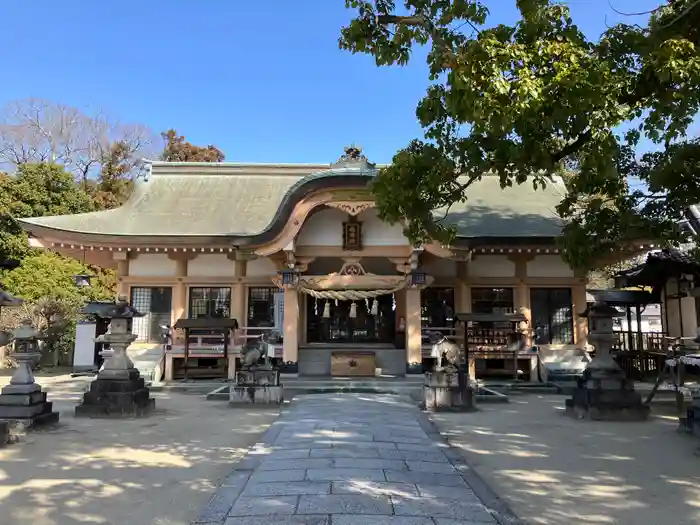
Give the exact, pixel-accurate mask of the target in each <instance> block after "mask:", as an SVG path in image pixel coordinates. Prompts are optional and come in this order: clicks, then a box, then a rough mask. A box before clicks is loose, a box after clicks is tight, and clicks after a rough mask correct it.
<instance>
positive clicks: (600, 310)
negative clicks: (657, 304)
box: [566, 301, 649, 421]
mask: <svg viewBox="0 0 700 525" xmlns="http://www.w3.org/2000/svg"><path fill="white" fill-rule="evenodd" d="M580 315H581V317H587V318H588V332H589V333H588V341H589V342H590V343H591V345H592V346H593V347H594V348H595V353H596V355H595V357H594V358H593V360H591V362H590V363H588V365H587V366H586V369H585V370H584V371H583V376H582V377H581V379H580V380H579V384H578V386H577V387H576V389H575V390H574V394H573V397H572V398H571V399H567V400H566V412H567V414H569V415H571V416H574V417H577V418H581V419H583V418H586V419H596V420H614V421H641V420H644V419H646V418H647V417H648V415H649V407H648V406H647V405H645V404H643V403H642V397H641V394H639V393H638V392H635V390H634V381H632V380H630V379H628V378H627V377H626V376H625V372H624V371H623V370H622V369H621V368H620V366H619V365H618V364H617V363H616V362H615V359H614V358H613V355H612V347H613V344H614V340H615V333H614V330H613V319H614V318H615V317H619V316H621V314H620V312H618V311H617V310H616V309H615V308H613V307H612V306H610V305H609V304H607V303H605V302H602V301H598V302H596V303H595V304H593V305H591V306H589V307H588V308H586V310H585V311H584V312H583V313H581V314H580Z"/></svg>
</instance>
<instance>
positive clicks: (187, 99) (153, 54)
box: [0, 0, 658, 163]
mask: <svg viewBox="0 0 700 525" xmlns="http://www.w3.org/2000/svg"><path fill="white" fill-rule="evenodd" d="M610 2H611V4H609V3H608V0H572V1H571V2H569V5H570V7H571V9H572V12H573V16H574V19H575V20H576V21H577V23H578V24H579V25H580V27H581V28H582V29H583V30H584V32H586V34H587V35H589V36H593V37H594V36H597V35H599V34H600V33H601V32H603V31H604V30H605V28H606V24H613V23H615V22H618V21H620V20H625V21H628V22H629V23H633V22H634V21H636V20H635V19H634V18H629V17H622V16H620V15H618V14H616V13H615V12H614V10H613V9H612V8H611V7H610V5H612V6H613V7H614V8H615V9H617V10H618V11H623V12H638V11H644V10H646V9H650V8H653V7H654V6H656V5H657V4H658V2H657V0H610ZM488 5H489V8H490V11H491V13H492V15H491V18H490V20H489V25H491V24H495V23H512V22H513V21H514V20H516V19H517V14H518V13H517V11H516V9H515V1H514V0H491V1H488ZM351 16H352V12H351V11H349V10H346V9H345V8H344V1H343V0H302V1H297V2H290V1H289V0H264V1H263V0H258V1H255V0H200V1H194V0H169V1H165V0H139V1H136V0H122V1H120V2H117V3H114V2H97V1H88V0H61V1H60V2H51V1H49V0H34V1H29V0H2V1H1V2H0V18H1V19H2V20H3V21H4V22H5V23H4V24H3V30H2V32H0V49H2V50H3V51H4V52H3V55H4V56H3V71H4V75H3V77H4V78H3V82H1V83H0V106H2V105H4V104H5V103H7V102H9V101H12V100H15V99H24V98H28V97H41V98H47V99H51V100H55V101H58V102H62V103H65V104H69V105H73V106H77V107H82V108H88V109H100V110H104V111H106V112H108V113H109V114H112V115H114V116H116V117H118V118H120V119H121V120H124V121H133V122H140V123H142V124H145V125H147V126H149V127H150V128H152V129H153V130H154V131H156V132H160V131H162V130H165V129H168V128H171V127H174V128H175V129H177V130H178V132H180V133H181V134H184V135H185V136H186V137H187V138H188V139H189V140H190V141H191V142H193V143H195V144H198V145H205V144H215V145H216V146H218V147H219V148H221V149H222V150H223V151H224V152H225V153H226V158H227V160H230V161H241V162H324V163H325V162H331V161H333V160H335V159H336V158H337V157H338V156H339V154H340V153H342V148H343V146H345V145H347V144H349V143H351V142H355V143H356V144H359V145H361V146H363V147H364V149H365V153H366V154H367V155H368V157H370V159H371V160H373V161H375V162H381V163H383V162H388V161H390V160H391V157H392V155H393V154H394V152H395V151H396V150H397V149H400V148H401V147H403V146H404V145H406V143H407V142H408V141H409V140H411V139H412V138H415V137H416V136H420V135H421V131H420V128H419V126H418V125H417V123H416V119H415V113H414V112H415V106H416V103H417V102H418V101H419V100H420V98H421V97H422V96H423V93H424V91H425V88H426V86H427V82H428V81H427V74H426V67H425V63H424V61H423V60H422V57H420V59H419V60H416V61H415V62H414V63H413V64H411V65H409V66H407V67H404V68H398V67H393V68H377V67H376V66H375V64H374V62H373V60H372V58H371V57H367V56H362V55H354V56H353V55H351V54H349V53H347V52H342V51H340V50H339V49H338V46H337V39H338V35H339V30H340V28H341V27H342V26H343V25H344V24H346V23H347V22H348V21H349V20H350V18H351ZM637 20H639V21H643V20H644V18H641V19H637ZM416 58H417V59H418V58H419V57H416Z"/></svg>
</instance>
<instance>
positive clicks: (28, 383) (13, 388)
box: [0, 320, 59, 428]
mask: <svg viewBox="0 0 700 525" xmlns="http://www.w3.org/2000/svg"><path fill="white" fill-rule="evenodd" d="M12 339H13V340H14V352H13V353H12V357H13V359H14V360H15V361H17V369H16V370H15V373H14V374H13V375H12V379H10V384H9V385H7V386H5V387H4V388H3V389H2V393H0V419H5V420H8V419H9V420H14V421H19V422H21V423H23V424H24V426H25V427H26V428H31V427H36V426H40V425H46V424H53V423H57V422H58V417H59V416H58V412H53V410H52V408H53V405H52V403H51V402H49V401H46V392H42V390H41V386H39V385H38V384H36V382H35V380H34V374H33V373H32V365H33V364H34V363H35V362H37V361H38V360H39V358H40V357H41V352H39V339H40V333H39V331H38V330H36V328H34V327H33V326H32V324H31V321H29V320H25V321H23V322H22V324H21V325H20V326H19V327H18V328H16V329H15V330H13V331H12Z"/></svg>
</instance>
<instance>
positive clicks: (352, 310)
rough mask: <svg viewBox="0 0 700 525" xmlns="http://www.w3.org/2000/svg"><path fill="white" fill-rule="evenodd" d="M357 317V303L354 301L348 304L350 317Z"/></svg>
mask: <svg viewBox="0 0 700 525" xmlns="http://www.w3.org/2000/svg"><path fill="white" fill-rule="evenodd" d="M355 317H357V304H355V301H353V302H352V304H350V319H355Z"/></svg>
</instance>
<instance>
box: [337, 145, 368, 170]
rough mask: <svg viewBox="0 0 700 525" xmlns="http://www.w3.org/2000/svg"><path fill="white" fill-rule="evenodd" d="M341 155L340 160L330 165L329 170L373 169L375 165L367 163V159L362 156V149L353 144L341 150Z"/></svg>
mask: <svg viewBox="0 0 700 525" xmlns="http://www.w3.org/2000/svg"><path fill="white" fill-rule="evenodd" d="M343 151H344V152H345V153H343V154H342V155H341V156H340V158H339V159H338V160H337V161H335V163H334V164H331V168H352V169H358V168H359V169H374V168H375V164H374V163H373V162H369V161H368V160H367V157H366V156H365V155H363V154H362V147H361V146H356V145H355V144H354V143H352V144H350V145H349V146H346V147H345V148H343Z"/></svg>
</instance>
